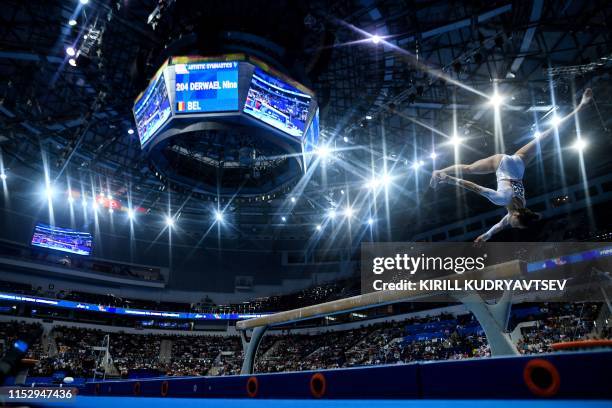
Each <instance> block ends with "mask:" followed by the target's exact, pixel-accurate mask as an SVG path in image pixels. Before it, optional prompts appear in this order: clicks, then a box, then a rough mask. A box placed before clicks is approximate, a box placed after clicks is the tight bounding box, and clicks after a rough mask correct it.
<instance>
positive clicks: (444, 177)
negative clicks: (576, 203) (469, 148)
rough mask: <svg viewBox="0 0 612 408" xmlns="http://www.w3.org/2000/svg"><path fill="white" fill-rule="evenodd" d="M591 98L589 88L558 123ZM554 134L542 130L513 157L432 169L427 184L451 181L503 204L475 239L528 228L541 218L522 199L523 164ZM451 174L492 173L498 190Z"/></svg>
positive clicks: (502, 156)
mask: <svg viewBox="0 0 612 408" xmlns="http://www.w3.org/2000/svg"><path fill="white" fill-rule="evenodd" d="M592 98H593V91H592V90H591V89H590V88H589V89H587V90H585V91H584V94H583V95H582V100H581V101H580V105H578V106H577V107H576V109H574V110H573V111H572V112H570V113H569V114H568V115H567V116H565V117H563V118H562V119H560V121H559V123H558V124H557V126H560V125H561V124H562V123H564V122H566V121H567V120H568V119H570V118H571V117H573V116H574V115H575V114H576V113H578V112H579V111H580V110H581V109H582V108H584V107H585V106H586V105H587V104H588V103H589V102H590V101H591V99H592ZM553 135H554V128H550V129H548V130H546V131H545V132H543V133H542V134H541V135H540V136H539V137H538V138H537V139H534V140H532V141H531V142H529V143H527V144H526V145H525V146H523V147H521V148H520V149H519V150H517V152H516V153H514V154H513V155H512V156H509V155H507V154H495V155H493V156H490V157H487V158H486V159H482V160H478V161H477V162H474V163H472V164H455V165H452V166H449V167H447V168H445V169H441V170H435V171H434V172H433V173H432V177H431V183H430V185H431V186H432V187H433V188H436V187H437V185H438V184H441V183H442V184H453V185H456V186H459V187H462V188H464V189H466V190H469V191H473V192H475V193H478V194H480V195H481V196H483V197H485V198H488V199H489V201H491V202H492V203H493V204H495V205H498V206H504V207H506V209H507V210H508V213H507V214H506V215H505V216H504V217H503V218H502V219H501V221H499V222H498V223H497V224H495V225H493V226H492V227H491V229H489V230H488V231H487V232H485V233H484V234H482V235H480V236H479V237H478V238H476V240H475V242H479V243H480V242H483V241H488V240H489V239H491V237H492V236H493V235H494V234H496V233H498V232H499V231H501V230H503V229H504V228H507V227H511V228H527V227H529V226H530V225H532V224H533V223H534V222H535V221H538V220H539V219H540V214H538V213H535V212H533V211H531V210H530V209H529V208H527V207H526V206H525V205H526V200H525V188H524V187H523V173H524V172H525V166H527V165H529V163H530V162H531V161H532V160H533V158H534V157H536V155H537V151H538V146H539V145H543V144H544V143H546V142H547V141H548V140H550V139H551V138H552V136H553ZM451 172H452V173H454V174H488V173H495V175H496V176H497V190H492V189H490V188H486V187H482V186H480V185H478V184H476V183H473V182H471V181H468V180H463V179H460V178H457V177H453V176H451V175H449V174H448V173H451Z"/></svg>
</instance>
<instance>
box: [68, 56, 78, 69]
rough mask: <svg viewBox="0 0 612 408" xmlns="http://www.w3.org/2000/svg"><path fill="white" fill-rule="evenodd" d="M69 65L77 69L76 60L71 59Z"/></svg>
mask: <svg viewBox="0 0 612 408" xmlns="http://www.w3.org/2000/svg"><path fill="white" fill-rule="evenodd" d="M68 64H70V66H71V67H76V60H75V59H74V58H70V59H69V60H68Z"/></svg>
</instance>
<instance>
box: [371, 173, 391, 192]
mask: <svg viewBox="0 0 612 408" xmlns="http://www.w3.org/2000/svg"><path fill="white" fill-rule="evenodd" d="M392 181H393V176H391V175H390V174H389V173H384V174H383V175H382V176H380V177H372V178H371V179H370V180H368V181H367V182H366V184H365V187H366V188H369V189H371V190H376V189H377V188H379V187H385V188H386V187H389V185H391V182H392Z"/></svg>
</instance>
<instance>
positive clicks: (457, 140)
mask: <svg viewBox="0 0 612 408" xmlns="http://www.w3.org/2000/svg"><path fill="white" fill-rule="evenodd" d="M462 142H463V139H462V138H460V137H459V135H458V134H457V133H455V134H454V135H453V137H451V139H450V144H452V145H453V146H455V147H458V146H459V145H460V144H461V143H462Z"/></svg>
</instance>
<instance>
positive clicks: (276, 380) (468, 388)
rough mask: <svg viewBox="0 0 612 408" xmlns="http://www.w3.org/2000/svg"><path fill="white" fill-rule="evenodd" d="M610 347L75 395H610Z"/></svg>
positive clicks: (109, 388)
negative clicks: (596, 350)
mask: <svg viewBox="0 0 612 408" xmlns="http://www.w3.org/2000/svg"><path fill="white" fill-rule="evenodd" d="M610 367H612V351H600V352H573V353H558V354H546V355H537V356H519V357H503V358H483V359H471V360H458V361H443V362H421V363H414V364H397V365H390V366H375V367H359V368H346V369H337V370H321V371H303V372H293V373H274V374H256V375H252V376H249V375H237V376H222V377H181V378H172V377H165V378H157V379H143V380H127V381H106V382H91V383H87V384H86V385H85V387H83V389H82V392H81V394H82V395H100V396H141V397H160V396H162V397H199V398H204V397H206V398H281V399H282V398H300V399H301V398H331V399H351V398H354V399H381V398H383V399H384V398H395V399H399V398H405V399H415V398H432V399H433V398H443V399H447V398H449V399H450V398H453V399H457V398H469V399H475V398H493V399H509V398H519V399H528V398H529V399H531V398H565V399H567V398H582V399H612V387H610V382H609V378H610V377H609V374H610Z"/></svg>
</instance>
